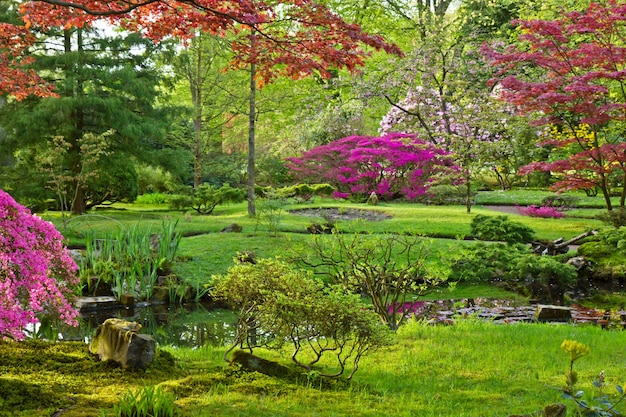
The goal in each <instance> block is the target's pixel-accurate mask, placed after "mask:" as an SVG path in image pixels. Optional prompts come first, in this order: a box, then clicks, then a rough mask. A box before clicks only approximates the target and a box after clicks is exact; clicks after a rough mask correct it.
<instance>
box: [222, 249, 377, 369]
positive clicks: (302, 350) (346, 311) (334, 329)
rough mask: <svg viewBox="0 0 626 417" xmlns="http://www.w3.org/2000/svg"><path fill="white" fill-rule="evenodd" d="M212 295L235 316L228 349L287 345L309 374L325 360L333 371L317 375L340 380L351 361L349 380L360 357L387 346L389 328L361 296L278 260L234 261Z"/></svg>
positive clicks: (295, 361)
mask: <svg viewBox="0 0 626 417" xmlns="http://www.w3.org/2000/svg"><path fill="white" fill-rule="evenodd" d="M212 295H213V297H214V298H215V299H217V300H221V301H224V302H226V303H227V304H228V305H230V306H231V307H232V308H233V309H235V310H236V311H237V312H238V317H239V320H238V324H237V327H238V329H237V334H236V336H235V340H234V343H233V345H232V347H231V349H230V350H232V349H234V348H235V347H236V346H240V347H241V348H243V349H249V350H250V351H252V350H253V349H254V348H257V347H262V346H263V347H269V348H279V347H281V346H282V345H284V344H285V343H291V344H292V347H293V349H292V353H291V359H292V361H293V362H294V363H295V364H296V365H297V366H299V367H301V368H303V369H305V370H306V371H307V372H309V371H312V370H313V365H314V364H316V363H318V362H319V361H320V359H321V358H322V357H323V356H331V357H332V358H334V361H335V369H333V370H325V371H323V372H320V373H319V375H320V376H326V377H338V376H340V375H342V374H343V373H344V371H345V370H346V366H347V365H348V362H351V364H352V370H351V372H350V374H349V376H348V379H350V378H351V377H352V375H354V372H356V370H357V369H358V364H359V360H360V358H361V357H362V356H363V355H364V354H366V353H367V352H369V351H372V350H374V349H375V348H377V347H380V346H382V345H384V344H386V343H387V335H388V330H387V328H386V327H385V326H383V325H382V324H381V323H380V321H379V320H378V318H377V316H376V314H375V313H373V312H372V311H371V310H370V309H368V308H367V307H366V306H365V304H363V302H362V301H361V299H360V297H359V296H357V295H353V294H346V293H344V291H343V289H342V288H341V287H338V286H325V285H324V284H323V283H322V282H321V281H319V280H315V279H313V278H312V277H311V276H310V275H309V274H307V273H305V272H303V271H300V270H295V269H293V268H292V267H290V266H289V265H288V264H287V263H285V262H283V261H280V260H273V259H261V260H259V261H258V263H257V264H250V263H239V262H237V263H236V264H235V265H234V266H233V267H231V268H230V269H229V271H228V273H227V274H225V275H220V276H216V277H214V289H213V291H212ZM230 350H229V351H230Z"/></svg>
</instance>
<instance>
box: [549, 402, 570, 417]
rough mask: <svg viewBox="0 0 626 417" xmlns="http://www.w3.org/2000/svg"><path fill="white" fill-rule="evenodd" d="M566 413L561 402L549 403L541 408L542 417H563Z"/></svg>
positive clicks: (565, 408)
mask: <svg viewBox="0 0 626 417" xmlns="http://www.w3.org/2000/svg"><path fill="white" fill-rule="evenodd" d="M566 414H567V407H565V404H561V403H556V404H550V405H548V406H546V408H544V409H543V415H544V417H565V415H566Z"/></svg>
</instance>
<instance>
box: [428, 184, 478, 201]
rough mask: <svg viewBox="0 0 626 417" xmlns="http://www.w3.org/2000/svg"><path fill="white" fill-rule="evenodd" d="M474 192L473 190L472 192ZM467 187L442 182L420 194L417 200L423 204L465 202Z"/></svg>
mask: <svg viewBox="0 0 626 417" xmlns="http://www.w3.org/2000/svg"><path fill="white" fill-rule="evenodd" d="M472 194H473V195H474V194H476V193H475V192H473V193H472ZM466 199H467V188H466V186H465V185H450V184H442V185H435V186H432V187H430V188H429V189H428V191H427V192H426V194H424V195H422V196H420V197H419V198H418V199H417V201H419V202H421V203H424V204H434V205H449V204H465V201H466Z"/></svg>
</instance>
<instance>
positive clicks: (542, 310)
mask: <svg viewBox="0 0 626 417" xmlns="http://www.w3.org/2000/svg"><path fill="white" fill-rule="evenodd" d="M535 318H536V319H537V321H550V322H568V321H572V310H571V309H570V308H569V307H563V306H553V305H542V304H539V305H538V306H537V310H536V311H535Z"/></svg>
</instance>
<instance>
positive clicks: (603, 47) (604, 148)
mask: <svg viewBox="0 0 626 417" xmlns="http://www.w3.org/2000/svg"><path fill="white" fill-rule="evenodd" d="M517 24H518V25H519V26H520V28H521V35H520V37H519V39H520V41H521V42H520V43H518V44H516V45H513V46H510V47H509V48H508V49H506V50H505V51H503V52H498V51H496V50H495V49H492V48H484V52H485V53H486V54H487V55H488V56H489V57H490V58H491V59H492V60H493V62H494V64H495V65H496V66H497V67H498V68H499V73H498V75H499V77H498V78H497V79H494V80H493V81H494V82H499V83H500V84H501V85H502V87H503V91H502V96H503V97H504V99H506V100H507V101H508V102H510V103H513V104H515V105H516V106H517V108H518V109H519V110H520V111H521V112H523V113H525V114H532V115H534V116H535V117H536V122H537V123H539V124H548V125H555V126H558V129H559V131H560V134H559V135H558V137H557V138H556V139H554V140H551V141H550V142H548V143H547V144H549V145H550V146H553V147H556V148H562V149H567V150H568V153H569V154H568V155H566V156H561V158H560V159H558V160H554V161H550V162H535V163H533V164H530V165H528V166H526V167H525V168H524V169H522V170H521V172H520V173H522V174H525V173H528V172H531V171H549V172H552V173H560V174H562V176H561V178H560V179H559V181H558V182H557V183H555V184H554V185H553V188H554V189H556V190H568V189H590V188H597V189H599V190H600V191H601V192H602V195H603V197H604V199H605V203H606V206H607V208H608V209H609V210H611V209H612V204H611V199H610V195H611V187H615V184H617V185H618V186H620V187H621V188H622V199H621V206H624V200H625V199H626V193H625V190H626V189H625V188H624V183H625V182H626V169H625V167H626V153H625V149H626V144H624V137H623V132H622V130H623V129H622V128H620V126H621V123H623V122H624V121H626V46H625V44H624V39H625V38H626V4H623V3H621V2H617V1H615V0H609V1H607V2H606V3H604V4H596V3H593V4H591V5H590V6H589V7H588V8H587V9H586V10H585V11H583V12H577V11H573V12H569V13H565V14H564V15H563V16H562V17H561V18H559V19H556V20H527V21H519V22H517ZM581 127H584V128H586V129H587V128H588V129H589V131H590V132H589V134H585V135H581V134H578V133H577V132H579V131H580V129H581ZM544 144H545V143H544ZM561 155H563V154H561ZM615 176H619V177H621V178H619V179H616V178H615Z"/></svg>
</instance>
